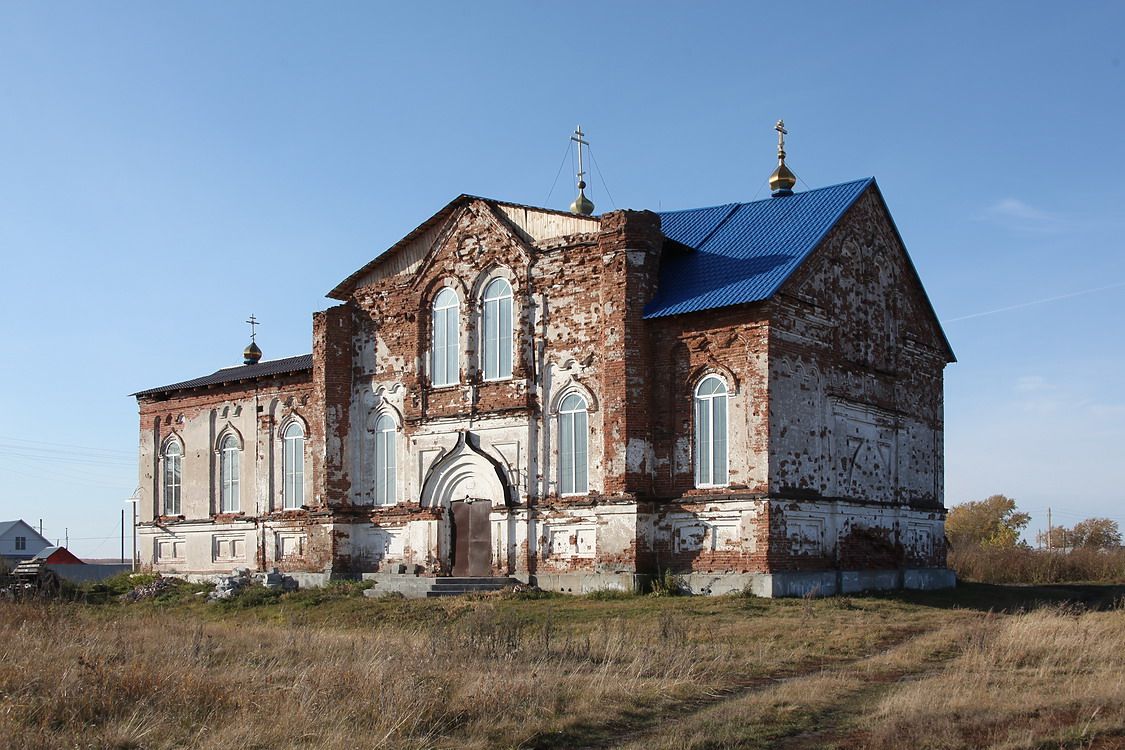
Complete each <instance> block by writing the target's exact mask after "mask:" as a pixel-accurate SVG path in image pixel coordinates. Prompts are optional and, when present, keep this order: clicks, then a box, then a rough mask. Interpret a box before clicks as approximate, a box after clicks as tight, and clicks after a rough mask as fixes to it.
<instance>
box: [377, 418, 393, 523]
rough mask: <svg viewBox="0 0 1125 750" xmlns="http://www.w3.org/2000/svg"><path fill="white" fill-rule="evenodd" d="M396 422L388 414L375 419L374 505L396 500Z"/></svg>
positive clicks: (391, 503) (387, 503) (390, 502)
mask: <svg viewBox="0 0 1125 750" xmlns="http://www.w3.org/2000/svg"><path fill="white" fill-rule="evenodd" d="M397 450H398V423H397V422H396V421H395V418H394V417H392V416H391V415H390V414H387V413H383V414H380V415H379V416H378V417H376V419H375V496H374V498H373V499H374V501H375V504H376V505H394V504H395V503H397V502H398V454H397V452H396V451H397Z"/></svg>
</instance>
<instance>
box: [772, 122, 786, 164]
mask: <svg viewBox="0 0 1125 750" xmlns="http://www.w3.org/2000/svg"><path fill="white" fill-rule="evenodd" d="M773 129H774V130H776V131H777V159H778V161H779V162H784V161H785V136H787V135H789V131H788V130H786V129H785V120H778V121H777V124H776V125H774V126H773Z"/></svg>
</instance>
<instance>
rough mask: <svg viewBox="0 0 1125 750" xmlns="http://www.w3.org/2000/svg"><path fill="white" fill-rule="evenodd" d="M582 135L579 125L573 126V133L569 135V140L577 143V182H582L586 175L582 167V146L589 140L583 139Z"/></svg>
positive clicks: (587, 143)
mask: <svg viewBox="0 0 1125 750" xmlns="http://www.w3.org/2000/svg"><path fill="white" fill-rule="evenodd" d="M582 136H583V133H582V126H581V125H579V126H578V127H577V128H575V129H574V135H572V136H570V140H572V141H574V142H575V143H577V144H578V182H580V183H581V182H583V179H582V178H583V177H585V176H586V172H585V170H584V169H583V168H582V147H583V146H589V145H590V142H589V141H587V140H583V138H582ZM579 187H580V188H581V187H585V185H579Z"/></svg>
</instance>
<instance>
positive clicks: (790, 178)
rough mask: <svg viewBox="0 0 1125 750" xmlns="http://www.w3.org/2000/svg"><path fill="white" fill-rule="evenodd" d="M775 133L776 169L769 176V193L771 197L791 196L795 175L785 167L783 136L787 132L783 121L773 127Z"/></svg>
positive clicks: (795, 179)
mask: <svg viewBox="0 0 1125 750" xmlns="http://www.w3.org/2000/svg"><path fill="white" fill-rule="evenodd" d="M774 130H776V131H777V169H775V170H773V174H771V175H770V193H771V194H773V197H775V198H780V197H781V196H783V195H793V186H794V185H796V184H797V175H795V174H793V170H791V169H790V168H789V167H787V166H785V136H786V135H788V134H789V131H788V130H786V129H785V121H784V120H778V121H777V125H775V126H774Z"/></svg>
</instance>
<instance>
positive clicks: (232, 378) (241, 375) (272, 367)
mask: <svg viewBox="0 0 1125 750" xmlns="http://www.w3.org/2000/svg"><path fill="white" fill-rule="evenodd" d="M311 370H312V355H311V354H302V355H300V356H298V357H285V358H283V359H270V360H266V361H264V362H259V363H258V364H256V365H238V366H236V367H224V368H223V369H221V370H217V371H215V372H213V373H211V374H210V375H204V376H203V377H201V378H195V379H194V380H185V381H183V382H181V383H173V384H172V385H162V386H160V387H159V388H149V389H148V390H146V391H138V392H136V393H134V394H132V395H134V396H136V397H137V398H140V397H142V396H156V395H159V394H161V393H170V392H172V391H183V390H188V389H191V388H205V387H207V386H210V385H224V384H226V383H239V382H242V381H246V380H258V379H259V378H268V377H272V376H274V375H288V374H289V373H294V372H304V371H311Z"/></svg>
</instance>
